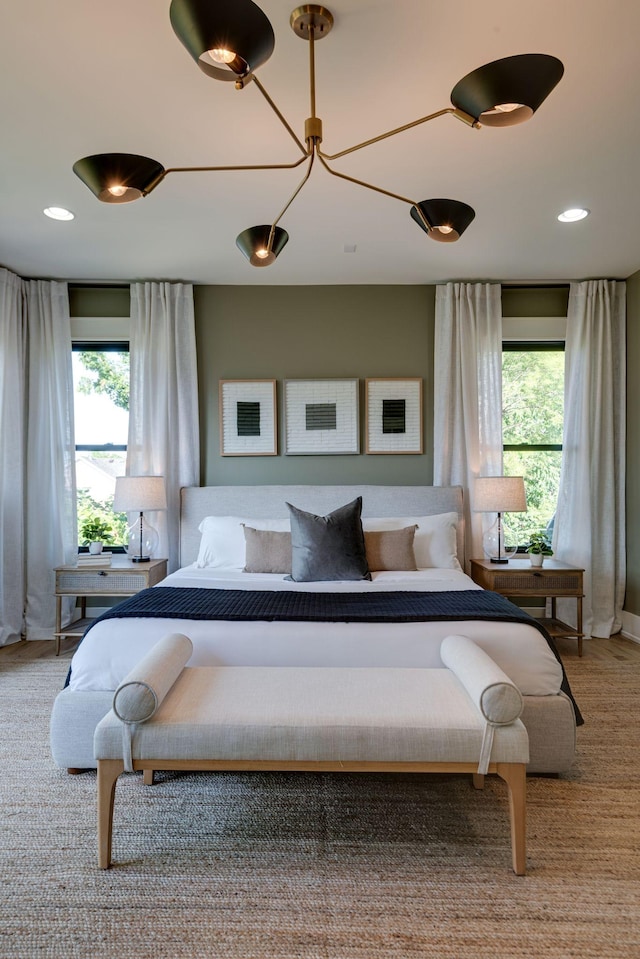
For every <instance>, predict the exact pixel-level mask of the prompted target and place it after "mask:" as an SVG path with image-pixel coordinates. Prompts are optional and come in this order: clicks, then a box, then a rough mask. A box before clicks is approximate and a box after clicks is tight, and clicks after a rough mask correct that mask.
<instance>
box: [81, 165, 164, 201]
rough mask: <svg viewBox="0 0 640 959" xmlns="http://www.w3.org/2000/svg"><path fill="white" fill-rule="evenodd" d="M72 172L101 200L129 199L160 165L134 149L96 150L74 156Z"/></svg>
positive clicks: (153, 178) (159, 171) (154, 175)
mask: <svg viewBox="0 0 640 959" xmlns="http://www.w3.org/2000/svg"><path fill="white" fill-rule="evenodd" d="M73 172H74V173H75V174H76V176H79V177H80V179H81V180H82V182H83V183H85V184H86V185H87V186H88V187H89V189H90V190H91V192H92V193H93V194H94V195H95V196H97V197H98V199H99V200H102V201H103V203H130V202H131V201H132V200H139V199H140V197H141V196H144V194H145V193H146V192H147V190H148V188H149V187H150V186H151V185H152V184H153V183H155V181H156V180H157V179H158V177H160V176H162V175H163V174H164V167H163V166H162V164H161V163H158V161H157V160H150V159H149V157H141V156H138V155H137V154H135V153H96V154H95V155H94V156H90V157H83V158H82V159H81V160H77V161H76V162H75V163H74V164H73Z"/></svg>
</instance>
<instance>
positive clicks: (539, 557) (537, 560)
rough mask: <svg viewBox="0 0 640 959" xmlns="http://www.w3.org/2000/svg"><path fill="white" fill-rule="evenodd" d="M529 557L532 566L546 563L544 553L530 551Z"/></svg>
mask: <svg viewBox="0 0 640 959" xmlns="http://www.w3.org/2000/svg"><path fill="white" fill-rule="evenodd" d="M529 559H530V560H531V565H532V566H542V564H543V563H544V553H529Z"/></svg>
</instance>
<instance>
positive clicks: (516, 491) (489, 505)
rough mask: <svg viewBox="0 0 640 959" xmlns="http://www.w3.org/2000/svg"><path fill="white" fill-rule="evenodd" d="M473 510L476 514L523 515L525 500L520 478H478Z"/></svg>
mask: <svg viewBox="0 0 640 959" xmlns="http://www.w3.org/2000/svg"><path fill="white" fill-rule="evenodd" d="M473 492H474V502H473V508H474V510H475V511H476V512H478V513H523V512H525V511H526V509H527V498H526V495H525V491H524V478H523V477H522V476H479V477H478V478H477V479H476V481H475V484H474V490H473Z"/></svg>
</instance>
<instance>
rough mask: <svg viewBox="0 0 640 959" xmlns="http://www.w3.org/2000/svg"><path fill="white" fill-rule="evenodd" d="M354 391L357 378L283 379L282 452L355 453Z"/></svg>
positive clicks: (357, 430) (357, 434)
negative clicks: (283, 421) (283, 442)
mask: <svg viewBox="0 0 640 959" xmlns="http://www.w3.org/2000/svg"><path fill="white" fill-rule="evenodd" d="M358 388H359V384H358V380H357V379H326V380H321V379H318V380H285V381H284V409H285V453H286V454H287V455H288V456H323V455H334V456H340V455H349V454H357V453H359V452H360V423H359V416H358V406H359V404H358Z"/></svg>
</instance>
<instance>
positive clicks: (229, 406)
mask: <svg viewBox="0 0 640 959" xmlns="http://www.w3.org/2000/svg"><path fill="white" fill-rule="evenodd" d="M219 415H220V455H221V456H277V454H278V439H277V406H276V381H275V380H220V384H219Z"/></svg>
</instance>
